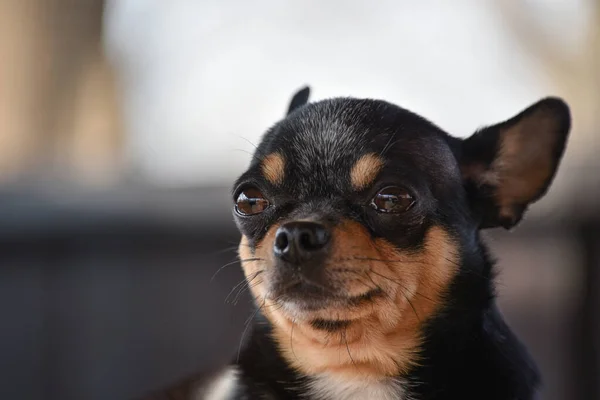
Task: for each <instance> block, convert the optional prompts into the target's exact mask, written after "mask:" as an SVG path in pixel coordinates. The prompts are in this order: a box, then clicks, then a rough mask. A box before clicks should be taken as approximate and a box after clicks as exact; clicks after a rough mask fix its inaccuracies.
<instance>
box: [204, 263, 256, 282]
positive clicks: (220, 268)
mask: <svg viewBox="0 0 600 400" xmlns="http://www.w3.org/2000/svg"><path fill="white" fill-rule="evenodd" d="M252 261H263V259H262V258H258V257H254V258H246V259H237V260H234V261H231V262H228V263H227V264H225V265H222V266H221V267H219V269H218V270H216V271H215V273H214V274H213V275H212V277H211V278H210V281H209V282H212V281H213V280H214V279H215V276H217V274H218V273H219V272H221V271H222V270H223V269H225V268H226V267H229V266H230V265H234V264H237V263H243V262H252Z"/></svg>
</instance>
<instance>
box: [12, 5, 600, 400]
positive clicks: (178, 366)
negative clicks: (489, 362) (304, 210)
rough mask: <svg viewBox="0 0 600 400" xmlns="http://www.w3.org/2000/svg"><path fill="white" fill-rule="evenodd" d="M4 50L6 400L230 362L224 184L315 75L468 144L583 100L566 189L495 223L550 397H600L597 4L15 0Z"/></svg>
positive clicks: (337, 90) (314, 83)
mask: <svg viewBox="0 0 600 400" xmlns="http://www.w3.org/2000/svg"><path fill="white" fill-rule="evenodd" d="M0 57H1V59H2V62H1V66H0V318H1V319H0V398H3V399H61V400H68V399H135V398H141V397H143V396H145V395H147V394H150V393H154V392H156V391H160V390H162V389H163V388H166V387H170V386H172V385H176V386H177V385H178V384H181V385H179V386H178V388H179V389H178V393H184V392H185V390H187V389H186V388H188V387H190V385H191V384H188V383H189V382H193V381H194V380H195V379H202V378H203V377H206V376H209V375H210V374H211V373H212V372H213V371H215V370H216V369H217V368H218V367H219V366H221V365H223V364H224V363H225V362H226V361H227V360H228V359H229V358H230V357H231V356H232V355H234V354H235V353H236V352H237V349H238V343H239V341H240V337H241V335H242V331H243V329H244V321H245V319H246V317H247V315H248V312H249V304H248V297H247V294H246V293H244V291H243V290H242V289H243V285H241V286H238V287H237V288H236V285H237V284H238V283H240V282H241V281H242V278H243V277H242V275H241V272H240V270H239V265H238V264H237V263H235V247H236V243H237V241H238V235H237V232H236V230H235V227H234V225H233V223H232V218H231V214H230V198H229V194H228V191H229V188H230V185H231V184H232V182H233V180H234V179H235V177H236V175H238V174H239V173H241V171H243V169H244V168H245V167H246V165H247V163H248V162H249V159H250V153H251V152H252V150H253V149H254V144H256V143H257V142H258V141H259V139H260V136H261V134H262V133H263V132H264V131H265V130H266V129H267V128H268V127H269V126H270V125H272V124H273V123H275V122H276V121H277V120H278V119H279V118H281V117H282V116H283V115H284V112H285V110H286V107H287V104H288V101H289V99H290V96H291V95H292V94H293V93H294V91H295V90H297V89H298V88H300V87H301V86H303V85H305V84H309V85H311V87H312V89H313V92H312V93H313V99H321V98H326V97H330V96H343V95H352V96H356V97H375V98H382V99H385V100H388V101H391V102H394V103H397V104H398V105H401V106H404V107H406V108H408V109H410V110H412V111H415V112H417V113H420V114H422V115H424V116H426V117H427V118H428V119H430V120H432V121H433V122H434V123H436V124H437V125H439V126H441V127H442V128H444V129H445V130H446V131H448V132H450V133H451V134H453V135H456V136H468V135H469V134H471V133H472V132H474V131H475V129H477V128H478V127H480V126H482V125H486V124H492V123H495V122H499V121H501V120H504V119H506V118H508V117H511V116H513V115H514V114H516V113H517V112H519V111H520V110H521V109H523V108H525V107H526V106H528V105H529V104H531V103H533V102H535V101H536V100H538V99H539V98H541V97H544V96H547V95H556V96H561V97H563V98H564V99H565V100H566V101H567V102H568V103H569V104H570V106H571V107H572V114H573V120H574V125H573V131H572V136H571V139H570V142H569V144H568V147H567V152H566V155H565V158H564V161H563V164H562V168H561V169H560V171H559V174H558V176H557V178H556V180H555V183H554V185H553V186H552V189H551V191H550V192H549V194H548V195H547V197H545V198H544V199H543V200H541V201H540V202H539V203H538V204H536V205H535V206H534V207H533V208H532V209H531V211H530V212H529V214H528V216H527V218H526V220H525V221H524V223H523V224H522V225H520V226H519V227H518V228H516V229H515V230H513V231H512V232H504V231H493V232H488V233H487V234H486V236H488V241H489V243H490V245H491V247H492V249H493V251H494V254H495V255H496V256H497V258H498V259H499V262H498V264H499V272H500V276H499V281H500V282H499V296H500V304H501V307H502V309H503V311H504V312H505V314H506V316H507V319H508V320H509V322H510V324H511V325H512V326H513V327H514V329H515V330H516V331H517V332H518V334H519V335H520V336H521V337H522V338H523V340H524V341H525V342H526V344H527V345H528V346H529V348H530V349H531V351H532V353H533V355H534V357H535V358H536V360H537V361H538V363H539V365H540V367H541V369H542V372H543V375H544V381H545V386H544V390H543V395H542V398H543V399H548V400H563V399H600V379H599V378H600V295H599V293H600V274H599V271H600V157H598V154H599V153H600V136H599V135H600V133H599V129H600V2H599V1H596V0H562V1H560V0H554V1H552V0H528V1H525V0H496V1H492V0H490V1H476V0H471V1H469V0H455V1H453V2H449V1H443V0H438V1H433V0H432V1H427V2H414V1H408V0H402V1H400V0H393V1H392V0H381V1H378V2H367V1H358V0H345V1H342V0H330V1H327V2H324V1H321V2H319V1H316V0H303V1H287V2H282V1H276V0H259V1H254V2H245V1H242V0H220V1H216V0H213V1H208V0H204V1H199V0H197V1H193V0H189V1H186V0H171V1H168V2H167V1H163V0H112V1H100V0H0ZM225 265H226V266H225ZM219 269H220V271H219V273H218V274H217V275H215V272H216V271H217V270H219ZM228 295H229V297H228ZM226 300H227V301H226ZM159 398H160V397H159Z"/></svg>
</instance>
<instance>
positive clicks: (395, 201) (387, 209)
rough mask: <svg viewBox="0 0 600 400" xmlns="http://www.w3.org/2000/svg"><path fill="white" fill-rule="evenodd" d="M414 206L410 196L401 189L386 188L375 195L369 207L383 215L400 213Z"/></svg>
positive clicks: (394, 187) (395, 187)
mask: <svg viewBox="0 0 600 400" xmlns="http://www.w3.org/2000/svg"><path fill="white" fill-rule="evenodd" d="M414 204H415V200H414V198H413V197H412V196H411V194H410V193H409V192H408V191H406V189H403V188H401V187H397V186H388V187H386V188H384V189H382V190H381V191H380V192H379V193H377V194H376V195H375V197H374V198H373V201H372V202H371V207H373V208H374V209H376V210H377V211H379V212H383V213H401V212H404V211H408V210H409V209H410V208H411V207H412V206H413V205H414Z"/></svg>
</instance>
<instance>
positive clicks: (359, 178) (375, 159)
mask: <svg viewBox="0 0 600 400" xmlns="http://www.w3.org/2000/svg"><path fill="white" fill-rule="evenodd" d="M383 164H384V163H383V160H382V159H381V157H379V156H378V155H377V154H375V153H369V154H365V155H364V156H362V157H361V158H359V160H358V161H357V162H356V163H355V164H354V166H353V167H352V171H350V182H351V183H352V188H353V189H354V190H356V191H358V190H362V189H364V188H366V187H367V186H369V185H370V184H371V183H373V180H375V178H376V177H377V175H378V174H379V172H380V171H381V168H383Z"/></svg>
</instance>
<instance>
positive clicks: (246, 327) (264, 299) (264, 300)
mask: <svg viewBox="0 0 600 400" xmlns="http://www.w3.org/2000/svg"><path fill="white" fill-rule="evenodd" d="M266 301H267V298H266V297H263V302H262V305H261V306H260V307H257V308H256V310H255V311H254V312H253V313H252V315H251V316H250V317H249V318H248V320H247V321H246V324H245V325H246V326H245V327H244V331H243V332H242V337H241V338H240V345H239V346H238V354H237V362H238V363H239V362H240V354H241V352H242V344H243V343H244V337H245V336H246V332H247V331H248V327H249V326H250V322H252V320H253V319H254V317H255V316H256V314H258V312H259V311H260V309H261V308H262V307H263V306H264V305H265V302H266Z"/></svg>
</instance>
